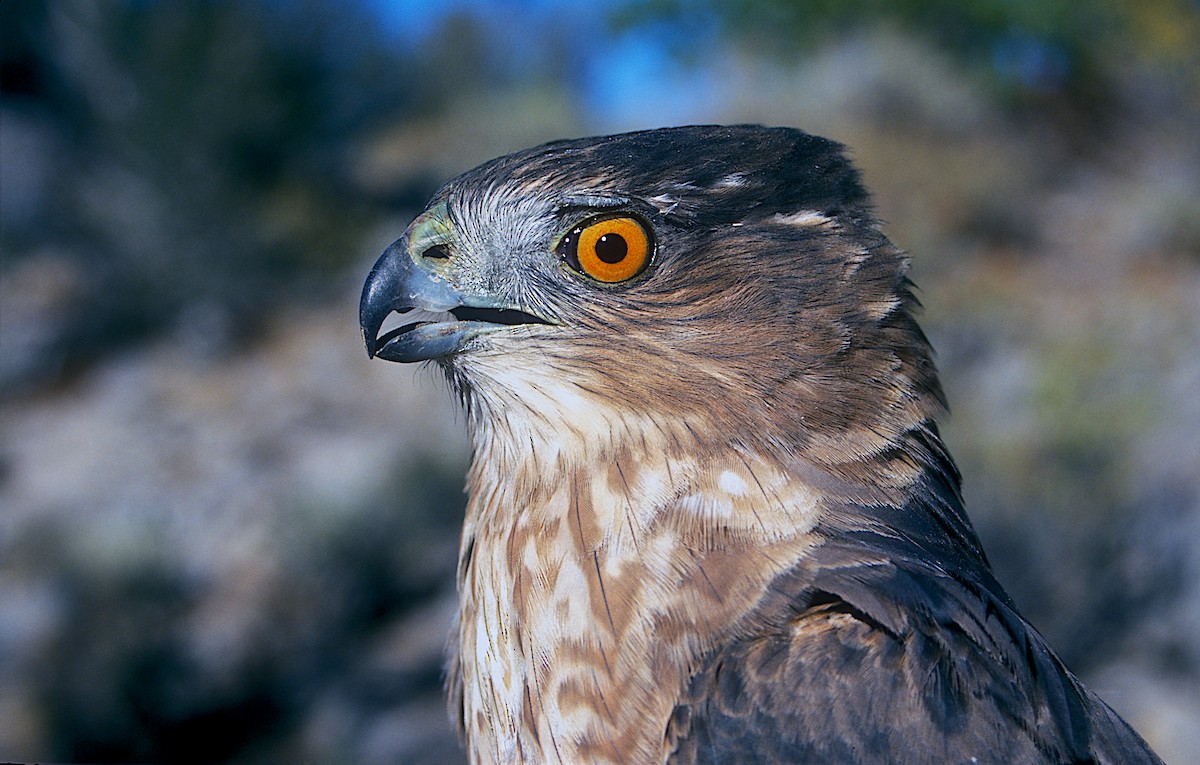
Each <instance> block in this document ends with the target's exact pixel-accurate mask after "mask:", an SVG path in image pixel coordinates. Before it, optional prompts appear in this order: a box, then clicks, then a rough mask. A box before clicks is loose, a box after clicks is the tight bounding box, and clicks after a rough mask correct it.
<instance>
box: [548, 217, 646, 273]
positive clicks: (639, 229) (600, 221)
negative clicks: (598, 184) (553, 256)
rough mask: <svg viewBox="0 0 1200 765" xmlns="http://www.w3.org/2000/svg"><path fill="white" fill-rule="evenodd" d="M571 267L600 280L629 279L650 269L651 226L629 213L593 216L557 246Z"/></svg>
mask: <svg viewBox="0 0 1200 765" xmlns="http://www.w3.org/2000/svg"><path fill="white" fill-rule="evenodd" d="M554 251H555V252H556V253H557V254H558V256H559V257H560V258H562V260H563V262H565V263H566V264H567V265H568V266H570V267H571V268H572V269H573V270H575V271H578V272H580V273H582V274H585V275H586V276H590V277H591V278H593V279H595V280H596V281H598V282H604V283H605V284H616V283H618V282H625V281H629V280H630V279H632V278H633V277H635V276H637V275H638V274H640V273H641V272H642V271H644V270H645V269H646V266H647V265H648V264H649V263H650V256H651V255H652V254H653V252H654V238H653V236H651V233H650V227H649V226H648V225H647V224H646V223H644V222H643V221H641V220H640V219H638V218H635V217H633V216H631V215H628V214H618V215H605V216H600V217H595V218H589V219H587V220H585V221H583V222H582V223H580V224H579V225H578V226H576V227H575V228H573V229H571V230H570V231H569V232H568V233H567V234H566V236H564V237H563V238H562V239H561V240H560V241H559V243H558V246H557V247H555V248H554Z"/></svg>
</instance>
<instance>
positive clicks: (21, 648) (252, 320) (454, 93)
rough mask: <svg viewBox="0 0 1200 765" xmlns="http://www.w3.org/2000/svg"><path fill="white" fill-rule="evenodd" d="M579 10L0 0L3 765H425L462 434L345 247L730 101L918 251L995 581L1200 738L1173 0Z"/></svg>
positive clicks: (1195, 81)
mask: <svg viewBox="0 0 1200 765" xmlns="http://www.w3.org/2000/svg"><path fill="white" fill-rule="evenodd" d="M586 6H587V7H586V8H584V7H581V4H578V3H572V2H568V1H567V0H459V1H458V2H444V3H440V4H434V3H428V2H423V1H422V0H402V1H401V2H386V0H360V2H338V1H336V0H300V1H299V2H291V3H289V2H282V1H281V0H213V1H211V2H196V1H192V0H172V1H171V2H166V1H164V0H157V1H156V0H54V1H53V2H48V3H44V2H35V1H33V0H28V1H25V0H5V2H4V3H3V5H2V6H0V35H2V45H0V63H2V70H0V73H2V78H0V87H2V90H0V94H2V100H0V174H2V175H0V180H2V185H0V246H2V252H3V261H2V265H0V760H19V761H34V760H43V761H45V760H49V761H57V762H89V763H116V762H125V763H128V762H141V763H222V762H229V763H260V762H261V763H273V762H305V763H315V764H320V763H341V762H357V763H365V764H367V765H371V764H373V763H455V762H462V761H463V755H462V753H461V751H460V750H459V748H458V745H457V744H456V742H455V739H454V736H453V734H452V733H451V731H450V726H449V724H448V722H447V716H446V714H445V712H444V709H443V705H442V702H441V691H440V684H441V679H440V671H441V669H440V666H441V665H440V655H441V649H442V645H443V642H444V639H445V636H446V634H447V631H448V629H449V622H450V619H451V615H452V614H453V611H454V599H453V571H454V564H455V554H456V544H457V532H458V525H459V521H460V519H461V512H462V506H463V503H464V497H463V494H462V485H463V472H464V470H465V466H466V462H467V451H466V449H467V445H466V441H465V436H464V433H463V432H462V422H461V418H460V417H459V416H458V415H457V414H456V412H455V407H454V405H453V402H452V401H451V397H450V396H449V395H448V394H447V392H446V391H445V390H444V386H443V385H442V383H441V382H440V380H439V378H438V376H437V375H436V374H434V373H433V372H431V371H429V370H419V369H418V370H413V369H410V368H407V367H403V366H400V365H395V364H386V363H382V362H374V363H372V362H368V360H367V357H366V354H365V353H364V351H363V348H362V343H361V340H360V338H359V335H358V327H357V322H356V303H357V297H358V291H359V289H360V287H361V284H362V281H363V279H364V277H365V275H366V272H367V270H368V268H369V267H370V264H371V263H372V262H373V260H374V258H375V257H376V255H377V254H378V253H379V252H380V251H381V250H382V249H383V248H384V247H385V246H386V245H387V244H388V243H390V242H391V241H392V240H393V239H395V238H396V237H398V236H399V234H400V233H401V231H402V230H403V229H404V227H405V225H407V223H408V221H409V220H410V219H411V218H412V216H413V215H414V214H415V213H416V212H417V211H418V210H419V209H420V207H421V206H423V204H424V202H425V200H426V198H427V197H428V196H429V195H430V194H431V193H432V192H433V191H434V190H435V189H436V188H437V187H438V186H439V185H440V184H441V183H442V182H443V181H445V180H447V179H448V178H449V177H451V176H453V175H455V174H457V173H459V172H462V171H464V170H466V169H468V168H470V167H471V166H473V165H475V164H476V163H478V162H480V161H483V160H486V159H488V158H490V157H493V156H496V155H498V154H502V153H505V152H508V151H511V150H515V149H519V148H523V147H526V146H530V145H533V144H536V143H539V142H541V141H544V140H549V139H554V138H560V137H572V136H580V135H587V134H597V133H606V132H616V131H621V130H627V129H637V128H647V127H659V126H665V125H674V124H686V123H707V122H722V123H732V122H762V123H768V124H776V125H792V126H797V127H801V128H804V129H806V130H808V131H810V132H816V133H820V134H823V135H826V136H828V137H831V138H834V139H836V140H839V141H841V142H844V143H846V144H847V145H849V146H850V148H851V152H852V154H853V156H854V158H855V159H856V161H857V163H858V164H859V166H860V167H861V168H862V170H863V171H864V174H865V179H866V182H867V184H868V186H869V187H870V188H872V189H873V191H874V193H875V198H876V201H877V205H878V211H879V214H880V215H881V217H882V218H883V219H884V220H885V221H886V222H887V224H886V230H887V232H888V233H889V234H890V236H891V237H892V239H893V240H894V241H896V242H897V243H898V244H899V245H900V246H902V247H904V248H906V249H907V250H909V251H910V252H911V253H912V254H913V258H914V276H915V280H916V281H917V283H918V284H919V285H920V287H921V288H922V291H921V293H920V295H921V299H922V301H923V302H924V303H925V305H926V314H925V318H924V325H925V327H926V329H927V331H928V333H929V335H930V336H931V338H932V340H933V342H934V345H935V346H936V347H937V348H938V349H939V352H940V356H939V363H940V366H941V368H942V372H943V379H944V382H945V386H946V388H947V391H948V394H949V397H950V400H951V405H952V407H953V410H954V414H953V417H952V418H951V419H950V421H949V423H948V425H947V427H946V429H945V430H946V434H947V439H948V441H949V443H950V447H951V449H952V451H953V452H954V454H955V455H956V456H957V458H958V460H959V462H960V466H961V468H962V470H963V473H964V475H965V481H966V485H965V491H966V496H967V501H968V508H969V510H970V512H971V514H972V516H973V518H974V520H975V522H976V524H977V526H978V529H979V532H980V534H981V536H982V537H983V539H984V543H985V546H986V547H987V549H988V550H989V552H990V554H991V557H992V560H993V562H994V564H995V567H996V568H997V569H998V572H999V577H1000V579H1001V581H1003V582H1005V583H1006V585H1007V586H1008V587H1009V589H1010V591H1011V592H1012V595H1013V596H1014V598H1015V600H1016V601H1017V603H1018V605H1019V606H1020V607H1021V608H1022V609H1023V610H1024V612H1025V614H1026V615H1027V616H1028V617H1029V618H1030V619H1031V620H1032V621H1033V622H1034V624H1036V625H1037V626H1038V627H1039V629H1040V630H1041V631H1042V632H1044V633H1045V634H1046V636H1047V637H1048V638H1049V640H1050V642H1051V643H1052V644H1053V645H1054V646H1056V647H1057V648H1058V649H1059V650H1060V651H1061V653H1062V655H1063V657H1064V658H1065V660H1066V662H1067V663H1068V664H1069V665H1070V666H1071V667H1072V668H1073V669H1074V670H1075V671H1076V672H1077V673H1078V674H1080V675H1081V676H1082V677H1083V678H1084V679H1085V681H1086V682H1088V683H1089V684H1090V685H1091V686H1092V687H1093V688H1095V689H1096V690H1098V691H1099V692H1100V693H1101V695H1102V696H1104V697H1105V698H1106V699H1107V700H1108V701H1109V703H1110V704H1112V706H1114V707H1115V708H1116V709H1117V710H1118V711H1120V712H1121V713H1122V714H1123V715H1125V716H1126V717H1127V718H1128V719H1129V720H1130V721H1131V722H1132V723H1133V724H1134V726H1135V727H1137V728H1138V729H1139V730H1140V731H1141V732H1142V733H1143V734H1144V735H1145V736H1146V737H1147V738H1148V739H1149V740H1150V741H1151V742H1152V743H1153V744H1154V745H1155V746H1156V747H1157V748H1158V750H1159V751H1160V752H1161V754H1162V755H1163V757H1164V758H1165V759H1166V761H1167V763H1169V764H1170V765H1188V763H1196V762H1200V140H1198V136H1200V53H1198V51H1200V45H1198V44H1197V41H1198V40H1200V2H1197V1H1196V0H1097V1H1096V2H1090V3H1079V2H1073V0H890V1H889V0H842V1H840V2H829V1H828V0H737V1H736V2H729V3H718V2H707V3H705V2H699V3H695V2H693V3H684V2H672V0H600V1H599V2H592V3H589V4H586Z"/></svg>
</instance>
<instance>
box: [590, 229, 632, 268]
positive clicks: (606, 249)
mask: <svg viewBox="0 0 1200 765" xmlns="http://www.w3.org/2000/svg"><path fill="white" fill-rule="evenodd" d="M628 252H629V245H627V244H625V238H624V237H623V236H621V235H620V234H605V235H604V236H602V237H600V239H599V241H597V242H596V257H597V258H600V259H601V260H603V261H604V262H605V263H620V262H621V261H622V260H624V259H625V255H626V254H628Z"/></svg>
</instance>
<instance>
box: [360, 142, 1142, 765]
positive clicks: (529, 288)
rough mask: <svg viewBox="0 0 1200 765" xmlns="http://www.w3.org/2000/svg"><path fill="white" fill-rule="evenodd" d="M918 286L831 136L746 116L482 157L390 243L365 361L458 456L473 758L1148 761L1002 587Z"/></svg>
mask: <svg viewBox="0 0 1200 765" xmlns="http://www.w3.org/2000/svg"><path fill="white" fill-rule="evenodd" d="M907 267H908V261H907V258H906V256H905V255H904V254H903V253H902V252H901V251H899V250H898V249H897V248H896V247H895V246H893V245H892V244H891V242H889V241H888V240H887V238H886V237H884V235H883V234H882V233H880V230H879V226H878V221H877V220H876V219H875V218H873V217H872V215H871V212H870V208H869V206H868V201H867V196H866V193H865V192H864V190H863V188H862V186H861V185H860V183H859V180H858V175H857V174H856V172H855V171H854V169H853V168H852V167H851V166H850V164H849V163H848V162H847V160H846V159H845V158H844V156H843V154H842V151H841V147H840V146H839V145H838V144H835V143H832V142H830V141H827V140H824V139H821V138H817V137H814V136H810V135H807V134H805V133H802V132H800V131H797V130H791V129H784V128H761V127H688V128H673V129H667V130H654V131H648V132H640V133H630V134H626V135H617V136H610V137H605V138H593V139H583V140H576V141H560V142H556V143H550V144H546V145H544V146H540V147H537V148H534V149H529V150H527V151H522V152H518V153H516V154H512V155H509V156H506V157H501V158H500V159H496V160H493V161H491V162H488V163H487V164H485V165H483V166H481V167H479V168H476V169H475V170H472V171H470V172H468V173H466V174H464V175H462V176H460V177H459V178H456V179H455V180H452V181H450V182H449V183H448V184H446V186H445V187H443V188H442V190H441V191H439V192H438V193H437V195H436V196H435V197H434V198H433V200H432V202H431V203H430V204H429V207H428V208H427V209H426V210H425V212H424V213H422V214H421V215H420V216H419V217H418V218H417V219H416V220H415V221H413V223H412V225H411V226H409V228H408V230H407V231H406V232H405V234H404V236H403V237H402V238H401V239H400V240H399V241H397V242H396V243H395V244H393V245H392V246H391V247H389V248H388V249H387V251H386V252H384V254H383V256H382V257H381V258H380V259H379V261H378V263H376V264H375V268H374V269H373V270H372V272H371V275H370V276H369V277H368V280H367V283H366V286H365V288H364V290H363V296H362V304H361V315H360V318H361V323H362V328H363V332H364V334H365V337H366V344H367V351H368V353H370V354H371V355H374V356H379V357H381V358H384V359H388V360H392V361H404V362H412V361H427V360H432V361H434V362H436V364H437V365H438V366H440V367H441V368H442V369H443V370H444V371H445V372H446V374H447V375H448V377H449V379H450V381H451V383H452V385H453V387H454V389H455V390H456V391H457V392H458V393H459V394H460V396H461V398H462V401H463V402H464V404H465V407H466V411H467V419H468V424H469V428H470V431H471V436H472V438H473V446H474V460H473V462H472V465H471V470H470V474H469V478H468V489H469V494H470V500H469V504H468V506H467V513H466V520H465V523H464V528H463V535H462V547H461V552H460V562H459V569H458V585H459V590H460V593H461V610H460V618H459V622H458V625H457V632H456V635H455V637H454V639H453V640H452V641H451V642H452V644H453V649H452V657H451V671H450V695H451V705H452V710H453V715H454V717H455V718H456V719H457V720H458V721H459V723H460V724H461V726H462V729H463V731H464V732H465V736H466V742H467V747H468V750H469V752H470V755H471V759H472V761H473V762H476V763H507V762H521V763H526V762H529V763H532V762H548V763H558V762H563V763H601V762H604V763H662V762H667V763H701V762H703V763H773V762H792V763H1006V764H1009V763H1056V764H1057V763H1109V764H1111V765H1118V764H1125V763H1154V762H1159V760H1158V758H1157V757H1155V755H1154V754H1153V753H1152V752H1151V751H1150V750H1149V749H1148V747H1147V746H1146V744H1145V743H1144V742H1143V741H1142V740H1141V739H1140V738H1139V737H1138V736H1137V734H1136V733H1134V732H1133V730H1132V729H1130V728H1129V726H1128V725H1126V723H1125V722H1123V721H1122V720H1121V719H1120V718H1119V717H1118V716H1117V715H1116V714H1115V713H1114V712H1113V711H1112V710H1111V709H1109V708H1108V707H1107V706H1106V705H1105V704H1104V703H1103V702H1102V701H1100V700H1099V699H1098V698H1097V697H1096V696H1095V695H1094V694H1092V693H1091V692H1090V691H1088V690H1087V689H1085V688H1084V687H1083V686H1082V685H1081V684H1080V683H1079V681H1078V680H1077V679H1076V678H1075V677H1074V676H1073V675H1071V673H1070V672H1069V671H1067V669H1066V668H1065V667H1063V665H1062V663H1061V662H1060V661H1059V659H1058V658H1057V657H1056V656H1055V654H1054V652H1053V651H1052V650H1051V649H1050V647H1049V646H1047V645H1046V643H1045V642H1044V640H1043V639H1042V638H1041V636H1040V635H1038V633H1037V632H1036V631H1035V630H1034V629H1033V628H1032V627H1031V626H1030V625H1029V624H1028V623H1027V622H1025V621H1024V620H1023V619H1022V617H1021V616H1020V615H1019V614H1018V613H1017V612H1016V610H1015V609H1014V607H1013V604H1012V602H1011V601H1010V600H1009V598H1008V596H1007V595H1006V594H1005V592H1004V590H1003V589H1002V588H1001V586H1000V585H999V584H998V583H997V582H996V580H995V578H994V577H993V576H992V572H991V570H990V568H989V566H988V563H987V559H986V558H985V557H984V553H983V550H982V549H981V548H980V544H979V540H978V539H977V538H976V536H975V532H974V530H973V529H972V528H971V524H970V521H969V520H968V519H967V516H966V515H965V513H964V511H963V507H962V499H961V497H960V493H959V476H958V472H957V469H956V468H955V466H954V462H953V461H952V459H951V458H950V455H949V454H948V453H947V452H946V449H945V447H944V445H943V444H942V440H941V438H940V437H939V435H938V430H937V426H936V424H935V421H936V419H937V418H938V417H939V416H940V415H941V414H942V413H943V411H944V406H945V405H944V401H943V396H942V391H941V388H940V386H939V383H938V379H937V375H936V372H935V370H934V365H933V362H932V360H931V350H930V347H929V343H928V342H927V340H926V339H925V336H924V335H923V334H922V332H921V329H920V328H919V327H918V326H917V324H916V322H915V321H914V318H913V313H914V310H915V308H916V306H917V301H916V300H915V298H914V297H913V295H912V293H911V291H910V286H911V285H910V283H909V281H908V279H907V277H906V275H905V274H906V271H907ZM414 309H419V313H418V315H417V316H416V317H415V318H417V319H418V321H416V322H415V323H411V324H406V325H405V326H402V327H399V328H397V329H395V330H392V331H389V332H387V333H385V334H383V335H382V336H380V334H379V333H380V329H381V327H382V326H383V322H384V320H385V318H386V317H387V316H388V315H389V314H390V313H392V312H400V313H405V312H408V311H410V310H414ZM430 311H432V312H439V313H436V314H429V313H427V312H430Z"/></svg>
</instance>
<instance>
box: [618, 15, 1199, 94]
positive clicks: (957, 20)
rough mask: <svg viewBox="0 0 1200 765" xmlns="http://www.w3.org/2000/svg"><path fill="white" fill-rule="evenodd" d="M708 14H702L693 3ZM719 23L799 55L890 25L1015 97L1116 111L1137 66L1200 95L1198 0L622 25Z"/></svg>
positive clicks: (750, 41) (761, 44)
mask: <svg viewBox="0 0 1200 765" xmlns="http://www.w3.org/2000/svg"><path fill="white" fill-rule="evenodd" d="M698 6H700V7H703V8H704V9H705V10H706V11H707V13H706V14H702V15H698V14H697V7H698ZM705 15H708V16H709V17H710V18H717V19H719V20H720V22H721V23H722V24H723V25H724V26H725V27H726V28H727V29H729V30H730V31H732V32H733V33H734V34H735V35H737V36H739V37H740V38H741V40H742V42H743V43H744V44H745V45H747V46H752V47H754V48H755V49H758V50H767V51H771V52H773V53H774V54H776V55H778V54H783V55H787V56H795V55H796V54H798V53H803V52H807V51H811V50H812V48H813V47H814V46H816V45H818V44H820V43H823V42H827V41H829V40H832V39H837V38H838V37H841V36H844V35H845V34H847V33H849V32H853V31H855V30H860V29H862V28H863V27H865V26H869V25H878V24H881V23H883V24H890V25H894V26H897V27H899V28H902V29H903V30H904V31H905V32H906V33H908V34H912V35H915V36H917V37H919V38H923V39H925V40H927V41H929V42H931V43H933V44H935V45H937V46H939V47H941V48H942V49H944V50H947V51H950V52H951V53H952V54H953V55H954V56H955V57H956V58H958V59H959V60H960V61H963V62H966V63H969V64H970V65H972V66H973V67H975V68H976V69H977V71H979V72H980V73H986V74H987V75H988V76H993V77H995V78H996V79H997V80H998V81H999V82H1000V84H1002V86H1003V87H1004V88H1005V89H1006V90H1007V91H1008V92H1009V93H1010V94H1012V95H1025V96H1028V95H1033V94H1043V95H1044V94H1047V93H1055V94H1060V95H1062V94H1065V95H1069V96H1070V97H1071V98H1073V99H1078V100H1082V101H1085V102H1086V104H1087V105H1089V106H1090V107H1091V109H1092V110H1096V109H1099V108H1102V107H1104V108H1106V107H1111V106H1112V103H1111V97H1112V96H1113V95H1114V90H1113V83H1114V81H1116V80H1121V79H1124V78H1126V77H1127V76H1128V75H1129V74H1130V73H1131V70H1134V69H1137V68H1139V67H1150V68H1153V69H1156V70H1160V77H1159V83H1160V84H1162V82H1163V80H1162V77H1161V72H1162V71H1163V70H1166V71H1168V72H1170V74H1169V75H1168V76H1167V80H1168V82H1169V81H1171V80H1174V81H1175V82H1170V84H1171V85H1172V86H1174V87H1181V88H1184V89H1186V90H1187V91H1188V92H1189V94H1190V95H1191V97H1193V98H1195V97H1197V96H1200V46H1198V45H1197V44H1196V41H1197V40H1200V5H1197V4H1196V3H1195V2H1193V1H1192V0H1095V1H1094V2H1076V1H1075V0H729V1H727V0H705V1H704V2H702V3H692V2H685V1H684V0H634V2H632V3H631V4H630V5H629V6H627V7H626V8H625V9H624V10H623V12H622V19H623V21H624V23H627V24H636V23H643V22H644V21H645V20H646V19H647V18H668V19H672V20H673V21H675V22H676V23H679V22H681V21H685V20H688V19H692V20H696V19H700V20H701V21H702V22H703V19H704V16H705Z"/></svg>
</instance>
